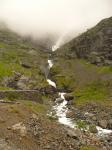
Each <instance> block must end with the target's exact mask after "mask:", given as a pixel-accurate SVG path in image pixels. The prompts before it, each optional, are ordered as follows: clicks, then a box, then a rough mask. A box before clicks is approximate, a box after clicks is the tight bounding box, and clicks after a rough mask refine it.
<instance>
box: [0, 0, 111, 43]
mask: <svg viewBox="0 0 112 150" xmlns="http://www.w3.org/2000/svg"><path fill="white" fill-rule="evenodd" d="M111 8H112V1H111V0H0V21H4V22H5V23H6V24H7V25H8V27H9V28H10V29H11V30H13V31H15V32H17V33H19V34H21V35H30V36H32V37H33V38H35V39H39V38H40V39H41V38H45V37H48V38H49V37H50V38H51V40H52V38H53V40H54V42H56V41H57V40H58V39H59V38H60V37H62V36H63V38H64V37H65V38H66V36H68V37H69V38H72V37H73V36H76V35H77V34H79V33H80V32H82V31H85V30H86V29H87V28H90V27H92V26H94V25H95V24H96V23H97V22H99V21H100V20H101V19H103V18H106V17H110V16H111V15H112V9H111Z"/></svg>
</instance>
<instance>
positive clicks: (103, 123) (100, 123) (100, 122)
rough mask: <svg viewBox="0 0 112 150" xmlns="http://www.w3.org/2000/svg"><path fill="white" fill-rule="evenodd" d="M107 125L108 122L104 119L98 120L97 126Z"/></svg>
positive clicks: (104, 126)
mask: <svg viewBox="0 0 112 150" xmlns="http://www.w3.org/2000/svg"><path fill="white" fill-rule="evenodd" d="M107 125H108V122H107V121H106V120H100V121H99V126H100V127H102V128H104V129H106V128H107Z"/></svg>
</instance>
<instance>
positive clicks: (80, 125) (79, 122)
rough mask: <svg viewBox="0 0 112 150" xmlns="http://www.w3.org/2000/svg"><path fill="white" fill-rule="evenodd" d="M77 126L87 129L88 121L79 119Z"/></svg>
mask: <svg viewBox="0 0 112 150" xmlns="http://www.w3.org/2000/svg"><path fill="white" fill-rule="evenodd" d="M76 124H77V127H78V128H79V129H81V130H87V123H86V121H84V120H78V121H77V123H76Z"/></svg>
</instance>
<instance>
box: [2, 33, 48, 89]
mask: <svg viewBox="0 0 112 150" xmlns="http://www.w3.org/2000/svg"><path fill="white" fill-rule="evenodd" d="M47 57H48V54H47V53H45V52H43V51H42V50H41V49H40V47H38V46H37V45H35V44H34V43H33V42H32V41H31V40H30V39H24V38H22V37H20V36H18V35H17V34H15V33H13V32H11V31H9V30H0V83H1V89H4V87H5V86H4V85H2V83H3V81H4V80H5V79H6V78H7V77H8V78H11V79H13V77H14V76H15V73H14V72H17V73H20V74H22V75H24V76H26V77H29V78H30V79H31V80H33V81H32V82H30V83H28V84H29V87H30V88H34V87H45V86H46V85H47V82H46V79H45V76H44V73H45V72H44V71H43V70H42V68H43V67H44V65H45V64H43V62H47ZM22 64H25V65H28V66H29V68H27V67H24V66H23V65H22ZM41 66H42V67H41ZM2 86H3V88H2ZM6 88H7V89H8V88H10V87H6Z"/></svg>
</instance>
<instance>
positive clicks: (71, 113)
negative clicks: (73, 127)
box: [66, 111, 75, 118]
mask: <svg viewBox="0 0 112 150" xmlns="http://www.w3.org/2000/svg"><path fill="white" fill-rule="evenodd" d="M74 116H75V114H74V113H73V112H72V111H68V112H67V114H66V117H67V118H74Z"/></svg>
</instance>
